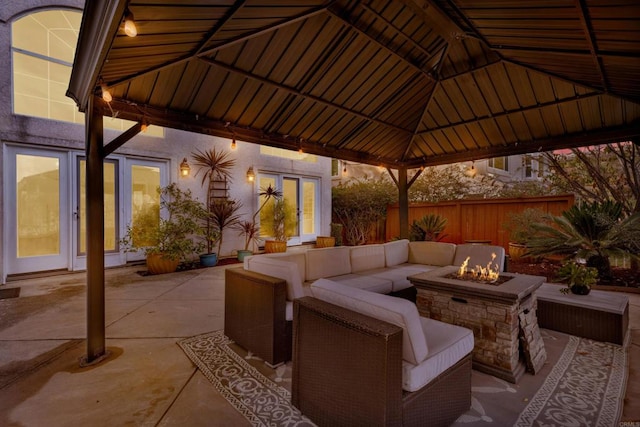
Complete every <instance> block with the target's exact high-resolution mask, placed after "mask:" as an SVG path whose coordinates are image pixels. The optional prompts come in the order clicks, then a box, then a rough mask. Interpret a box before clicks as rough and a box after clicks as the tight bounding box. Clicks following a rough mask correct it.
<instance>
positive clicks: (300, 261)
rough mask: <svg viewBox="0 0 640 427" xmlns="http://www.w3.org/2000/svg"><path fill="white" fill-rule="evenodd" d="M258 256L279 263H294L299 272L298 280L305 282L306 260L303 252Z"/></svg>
mask: <svg viewBox="0 0 640 427" xmlns="http://www.w3.org/2000/svg"><path fill="white" fill-rule="evenodd" d="M260 256H264V257H268V258H274V259H277V260H279V261H291V262H295V263H296V265H297V266H298V270H299V271H300V279H302V281H303V282H304V281H305V277H307V271H306V270H307V261H306V258H305V256H304V252H302V251H299V252H293V251H289V252H278V253H273V254H263V255H260Z"/></svg>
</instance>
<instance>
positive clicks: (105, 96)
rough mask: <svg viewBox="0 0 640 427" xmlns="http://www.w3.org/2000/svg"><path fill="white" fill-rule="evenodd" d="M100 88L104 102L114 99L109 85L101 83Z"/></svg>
mask: <svg viewBox="0 0 640 427" xmlns="http://www.w3.org/2000/svg"><path fill="white" fill-rule="evenodd" d="M100 89H101V90H102V99H103V100H104V102H111V101H112V100H113V97H112V96H111V92H109V89H107V86H105V85H100Z"/></svg>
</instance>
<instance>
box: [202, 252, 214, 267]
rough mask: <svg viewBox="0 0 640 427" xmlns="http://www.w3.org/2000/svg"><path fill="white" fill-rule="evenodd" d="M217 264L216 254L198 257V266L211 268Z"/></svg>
mask: <svg viewBox="0 0 640 427" xmlns="http://www.w3.org/2000/svg"><path fill="white" fill-rule="evenodd" d="M217 263H218V254H217V253H212V254H203V255H200V265H202V266H203V267H213V266H215V265H216V264H217Z"/></svg>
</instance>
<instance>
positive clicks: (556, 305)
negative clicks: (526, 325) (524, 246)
mask: <svg viewBox="0 0 640 427" xmlns="http://www.w3.org/2000/svg"><path fill="white" fill-rule="evenodd" d="M560 289H561V286H560V285H556V284H550V283H544V284H543V285H542V286H541V287H540V288H538V289H537V290H536V296H537V298H538V325H539V326H540V327H541V328H546V329H551V330H554V331H560V332H564V333H567V334H571V335H575V336H579V337H583V338H589V339H592V340H595V341H606V342H611V343H614V344H619V345H622V344H624V341H625V337H626V335H627V328H628V326H629V298H628V297H627V296H626V295H620V294H617V293H615V292H608V291H597V290H591V292H590V293H589V294H588V295H573V294H571V293H569V294H566V295H565V294H563V293H562V292H560Z"/></svg>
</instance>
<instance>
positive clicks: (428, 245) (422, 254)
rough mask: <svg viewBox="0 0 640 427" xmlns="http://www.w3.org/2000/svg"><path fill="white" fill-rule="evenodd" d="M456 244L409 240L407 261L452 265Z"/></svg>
mask: <svg viewBox="0 0 640 427" xmlns="http://www.w3.org/2000/svg"><path fill="white" fill-rule="evenodd" d="M455 253H456V245H455V244H453V243H444V242H409V262H410V263H412V264H428V265H436V266H440V267H442V266H445V265H452V264H453V258H454V256H455Z"/></svg>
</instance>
